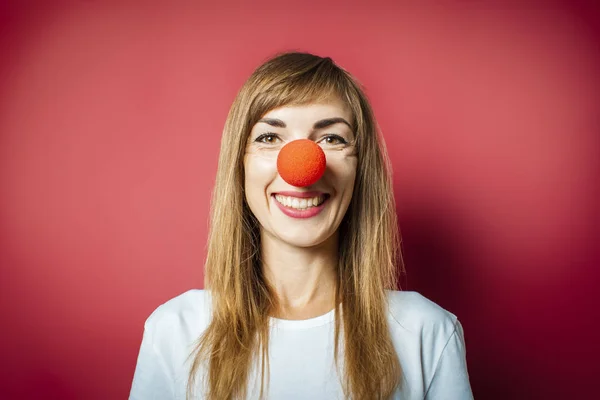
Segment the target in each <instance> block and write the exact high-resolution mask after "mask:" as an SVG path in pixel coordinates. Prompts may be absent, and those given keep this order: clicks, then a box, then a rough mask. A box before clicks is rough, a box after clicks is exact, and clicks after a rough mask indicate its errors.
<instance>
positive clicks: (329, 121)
mask: <svg viewBox="0 0 600 400" xmlns="http://www.w3.org/2000/svg"><path fill="white" fill-rule="evenodd" d="M258 122H263V123H265V124H269V125H271V126H274V127H276V128H285V127H286V126H287V125H286V124H285V122H283V121H282V120H280V119H277V118H261V119H259V120H258ZM339 123H342V124H346V125H348V127H349V128H350V129H352V125H350V123H349V122H348V121H346V120H345V119H344V118H341V117H335V118H325V119H322V120H320V121H317V122H315V123H314V125H313V129H323V128H327V127H328V126H331V125H335V124H339Z"/></svg>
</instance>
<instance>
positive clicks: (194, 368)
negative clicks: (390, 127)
mask: <svg viewBox="0 0 600 400" xmlns="http://www.w3.org/2000/svg"><path fill="white" fill-rule="evenodd" d="M331 96H338V97H339V98H340V99H341V100H342V101H344V102H346V103H347V105H348V106H349V107H350V109H351V111H352V114H353V127H355V132H354V134H355V138H356V149H357V158H358V164H357V172H356V180H355V185H354V192H353V195H352V200H351V202H350V205H349V208H348V211H347V213H346V215H345V217H344V219H343V221H342V223H341V224H340V228H339V230H340V231H339V233H340V234H339V262H338V267H337V282H336V299H337V301H336V307H335V308H336V312H335V349H334V357H335V362H336V365H338V369H339V362H338V352H339V346H340V345H339V342H340V331H342V332H343V346H344V371H343V373H341V374H340V377H341V384H342V387H343V390H344V393H345V397H346V398H351V399H356V400H358V399H388V398H390V397H391V396H392V395H393V393H394V391H395V390H396V388H397V387H398V386H399V385H400V382H401V368H400V362H399V360H398V356H397V354H396V352H395V349H394V347H393V344H392V339H391V336H390V332H389V329H388V325H387V295H386V289H397V276H398V275H397V274H398V272H399V268H400V269H402V267H403V266H402V260H401V256H400V251H399V245H400V236H399V231H398V225H397V219H396V208H395V202H394V197H393V191H392V183H391V168H390V163H389V159H388V158H387V152H386V149H385V145H384V142H383V139H382V138H381V137H380V132H379V128H378V126H377V124H376V122H375V118H374V115H373V111H372V109H371V106H370V105H369V102H368V100H367V97H366V95H365V94H364V93H363V91H362V90H361V88H360V85H359V84H358V83H357V81H356V80H355V79H354V78H353V77H352V76H351V75H350V74H349V73H348V72H346V71H345V70H344V69H342V68H340V67H339V66H337V65H336V64H335V63H334V62H333V61H332V60H331V58H329V57H326V58H322V57H318V56H316V55H312V54H308V53H299V52H290V53H283V54H279V55H276V56H275V57H273V58H271V59H269V60H268V61H266V62H265V63H264V64H262V65H261V66H259V67H258V68H257V69H256V70H255V71H254V73H253V74H252V75H251V76H250V78H249V79H248V80H247V81H246V82H245V84H244V85H243V87H242V88H241V90H240V92H239V93H238V95H237V96H236V98H235V101H234V102H233V105H232V107H231V109H230V111H229V115H228V117H227V121H226V123H225V128H224V130H223V137H222V141H221V150H220V157H219V164H218V170H217V178H216V185H215V188H214V192H213V198H212V206H211V225H210V233H209V239H208V254H207V260H206V267H205V274H206V282H205V283H206V288H207V289H208V290H210V293H211V297H212V307H213V315H212V319H211V322H210V324H209V325H208V327H207V329H206V330H205V331H204V332H203V334H202V335H201V336H200V338H199V340H198V342H197V345H196V347H195V348H194V351H193V352H192V354H191V355H190V357H193V361H192V363H191V369H190V374H189V380H188V390H187V397H188V399H189V398H192V397H193V393H194V392H193V390H194V387H195V384H196V378H197V375H198V372H199V370H200V369H201V368H200V367H201V366H205V367H206V374H205V375H204V378H205V382H206V390H207V396H208V398H209V399H217V400H221V399H243V398H246V396H247V393H248V378H249V375H250V374H249V372H250V368H251V366H252V363H253V361H255V360H258V358H257V357H258V355H259V354H260V355H261V363H260V364H261V369H260V372H261V394H260V396H261V398H262V397H263V393H264V381H265V367H266V369H267V371H268V353H267V349H268V340H269V315H272V312H273V311H274V310H275V309H276V307H277V304H278V302H277V298H276V294H275V292H274V291H273V289H272V287H271V286H270V285H269V283H268V282H267V280H266V279H265V277H264V275H263V273H262V269H261V258H260V251H259V249H260V234H259V232H260V226H259V224H258V222H257V220H256V218H255V217H254V216H253V214H252V212H251V211H250V209H249V207H248V205H247V203H246V201H245V196H244V168H243V156H244V153H245V146H246V141H247V138H248V135H249V133H250V131H251V129H252V127H253V125H254V124H255V123H256V122H257V121H258V120H259V119H260V118H261V117H262V116H263V115H264V114H265V113H266V112H268V111H269V110H272V109H274V108H276V107H279V106H283V105H291V104H294V105H299V104H307V103H311V102H319V101H323V100H327V99H328V98H330V97H331ZM340 307H341V308H342V311H343V312H342V313H340V312H338V311H339V308H340ZM341 326H343V329H341ZM255 357H256V358H255Z"/></svg>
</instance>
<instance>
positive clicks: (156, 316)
mask: <svg viewBox="0 0 600 400" xmlns="http://www.w3.org/2000/svg"><path fill="white" fill-rule="evenodd" d="M388 296H389V305H390V307H389V312H388V324H389V328H390V331H391V334H392V340H393V343H394V347H395V349H396V352H397V353H398V356H399V360H400V365H401V368H402V371H403V381H402V384H401V387H400V389H399V390H397V392H396V393H395V395H394V399H402V400H416V399H419V400H423V399H436V400H437V399H443V400H455V399H457V400H458V399H460V400H462V399H472V398H473V394H472V392H471V387H470V384H469V375H468V373H467V365H466V359H465V342H464V336H463V329H462V326H461V324H460V323H459V322H458V320H457V318H456V316H455V315H454V314H452V313H450V312H448V311H446V310H444V309H443V308H441V307H440V306H438V305H437V304H435V303H433V302H431V301H430V300H428V299H426V298H425V297H423V296H422V295H420V294H418V293H416V292H405V291H388ZM210 314H211V305H210V292H209V291H206V290H197V289H195V290H190V291H187V292H185V293H183V294H181V295H179V296H177V297H175V298H173V299H171V300H169V301H167V302H166V303H165V304H163V305H161V306H159V307H158V308H157V309H156V310H155V311H154V312H153V313H152V315H150V317H149V318H148V319H147V320H146V323H145V326H144V336H143V339H142V344H141V348H140V352H139V356H138V360H137V366H136V369H135V374H134V377H133V384H132V387H131V393H130V395H129V399H130V400H152V399H156V400H158V399H160V400H169V399H185V393H186V383H187V379H188V372H189V365H190V360H187V358H188V355H189V354H190V352H191V350H192V348H193V345H194V343H195V341H196V340H197V339H198V338H199V336H200V334H201V333H202V332H203V330H204V329H205V328H206V327H207V325H208V323H209V321H210ZM334 318H335V315H334V310H332V311H330V312H329V313H327V314H324V315H321V316H318V317H316V318H311V319H307V320H282V319H276V318H271V320H270V326H271V328H270V329H271V330H270V336H269V365H270V379H269V381H268V382H267V381H265V390H267V389H268V391H266V395H267V396H266V398H267V399H274V400H280V399H281V400H283V399H285V400H293V399H302V400H305V399H311V400H319V399H323V400H334V399H343V398H344V396H343V392H342V388H341V385H340V380H339V378H338V375H337V372H336V371H337V370H336V367H335V364H334V360H333V339H334V325H335V324H334V323H333V322H334ZM342 329H343V328H342ZM340 340H343V335H340ZM190 359H191V358H190ZM340 361H341V362H342V363H343V346H341V347H340ZM342 365H343V364H342ZM256 371H257V369H256V368H253V369H252V370H251V373H250V377H251V379H250V381H249V382H250V383H249V385H248V388H249V392H248V393H249V397H250V398H251V399H256V398H258V393H259V390H260V379H259V376H258V375H257V372H256ZM258 371H260V370H259V369H258ZM198 381H201V379H200V378H198ZM267 383H268V385H267ZM196 393H198V394H201V393H202V392H201V389H198V390H196Z"/></svg>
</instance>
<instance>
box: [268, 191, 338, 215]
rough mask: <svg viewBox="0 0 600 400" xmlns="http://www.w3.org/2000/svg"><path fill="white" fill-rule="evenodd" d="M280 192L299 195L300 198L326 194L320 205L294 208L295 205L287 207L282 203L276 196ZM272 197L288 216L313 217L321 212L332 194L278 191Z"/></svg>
mask: <svg viewBox="0 0 600 400" xmlns="http://www.w3.org/2000/svg"><path fill="white" fill-rule="evenodd" d="M278 194H280V195H282V196H290V197H298V198H303V199H304V198H311V197H316V196H319V195H321V196H325V199H324V200H323V202H322V203H321V204H319V205H318V206H312V207H309V208H306V209H304V210H300V209H297V208H293V207H287V206H284V205H283V204H281V203H280V202H279V201H277V199H276V198H275V196H276V195H278ZM300 194H302V196H299V195H300ZM271 197H272V198H273V201H274V202H275V204H277V207H279V209H280V210H281V212H283V213H284V214H285V215H287V216H288V217H292V218H311V217H314V216H315V215H317V214H319V213H320V212H321V211H323V209H324V208H325V205H326V204H327V201H328V200H329V197H330V196H329V195H328V194H325V193H321V192H278V193H274V194H272V195H271Z"/></svg>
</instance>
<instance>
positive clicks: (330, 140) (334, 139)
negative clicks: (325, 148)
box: [323, 135, 348, 144]
mask: <svg viewBox="0 0 600 400" xmlns="http://www.w3.org/2000/svg"><path fill="white" fill-rule="evenodd" d="M323 142H324V143H325V144H347V143H348V142H346V140H345V139H344V138H343V137H341V136H338V135H327V136H325V138H323Z"/></svg>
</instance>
